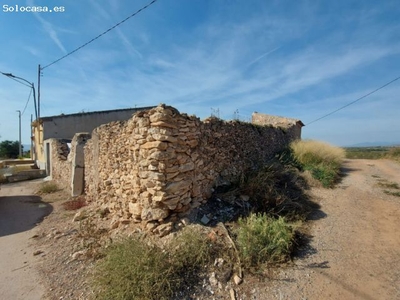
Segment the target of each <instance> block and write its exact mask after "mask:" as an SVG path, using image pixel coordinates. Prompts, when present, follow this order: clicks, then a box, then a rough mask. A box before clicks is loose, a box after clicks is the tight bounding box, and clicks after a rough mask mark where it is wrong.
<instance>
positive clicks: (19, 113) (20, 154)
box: [17, 110, 22, 158]
mask: <svg viewBox="0 0 400 300" xmlns="http://www.w3.org/2000/svg"><path fill="white" fill-rule="evenodd" d="M17 112H18V116H19V158H22V144H21V111H20V110H17Z"/></svg>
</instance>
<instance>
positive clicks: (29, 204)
mask: <svg viewBox="0 0 400 300" xmlns="http://www.w3.org/2000/svg"><path fill="white" fill-rule="evenodd" d="M37 184H38V181H31V182H23V183H14V184H8V185H3V186H2V189H1V190H0V270H1V272H0V299H13V300H25V299H30V300H36V299H42V295H43V292H44V287H42V286H41V284H40V277H39V274H38V273H37V271H36V263H37V259H36V257H35V256H34V255H33V249H32V248H30V247H29V244H30V243H31V238H32V236H33V235H34V234H35V231H36V224H37V222H39V221H40V220H41V219H42V218H43V217H44V216H45V215H47V214H49V213H50V212H51V210H52V208H51V206H50V205H49V204H47V203H43V202H42V201H41V198H40V197H38V196H35V195H32V192H33V191H34V190H35V189H36V187H37Z"/></svg>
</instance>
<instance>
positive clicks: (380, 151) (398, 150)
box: [345, 147, 400, 161]
mask: <svg viewBox="0 0 400 300" xmlns="http://www.w3.org/2000/svg"><path fill="white" fill-rule="evenodd" d="M345 150H346V158H351V159H381V158H386V159H392V160H397V161H400V147H351V148H345Z"/></svg>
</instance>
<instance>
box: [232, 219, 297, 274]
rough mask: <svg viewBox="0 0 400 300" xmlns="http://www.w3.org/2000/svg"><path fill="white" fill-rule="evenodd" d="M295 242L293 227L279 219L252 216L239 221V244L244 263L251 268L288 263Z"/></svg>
mask: <svg viewBox="0 0 400 300" xmlns="http://www.w3.org/2000/svg"><path fill="white" fill-rule="evenodd" d="M293 241H294V228H293V225H290V224H289V223H287V221H286V220H285V219H284V218H282V217H279V218H278V219H274V218H272V217H268V216H266V215H265V214H251V215H250V216H249V217H247V218H245V219H243V218H240V219H239V228H238V229H237V244H238V248H239V254H240V256H241V260H242V262H243V263H244V264H245V265H247V266H251V267H257V266H259V265H260V264H261V263H264V262H269V263H278V262H283V261H286V260H287V259H288V258H289V257H290V254H291V251H292V246H293Z"/></svg>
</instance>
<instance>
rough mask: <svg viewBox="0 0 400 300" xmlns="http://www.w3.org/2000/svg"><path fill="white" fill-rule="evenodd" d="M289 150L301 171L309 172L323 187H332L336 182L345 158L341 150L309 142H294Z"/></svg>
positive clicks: (320, 143)
mask: <svg viewBox="0 0 400 300" xmlns="http://www.w3.org/2000/svg"><path fill="white" fill-rule="evenodd" d="M290 148H291V151H292V154H293V157H294V159H295V160H296V161H297V162H298V164H299V165H300V166H301V169H302V170H306V171H309V172H310V173H311V175H312V176H313V177H314V178H315V179H317V180H319V181H320V182H321V183H322V185H323V186H324V187H326V188H328V187H332V186H333V185H334V184H335V183H336V182H337V180H338V178H339V174H340V167H341V164H342V162H343V159H344V157H345V151H344V150H343V149H342V148H338V147H334V146H331V145H329V144H326V143H323V142H318V141H311V140H308V141H307V140H306V141H302V140H300V141H296V142H294V143H292V144H291V145H290Z"/></svg>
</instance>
